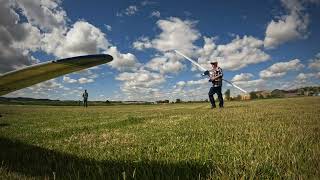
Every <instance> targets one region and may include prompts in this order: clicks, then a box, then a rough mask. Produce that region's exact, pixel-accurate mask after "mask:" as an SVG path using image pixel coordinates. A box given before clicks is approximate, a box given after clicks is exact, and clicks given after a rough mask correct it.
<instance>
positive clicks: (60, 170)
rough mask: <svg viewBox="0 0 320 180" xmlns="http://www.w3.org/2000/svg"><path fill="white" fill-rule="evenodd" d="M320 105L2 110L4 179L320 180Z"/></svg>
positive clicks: (279, 102) (298, 101)
mask: <svg viewBox="0 0 320 180" xmlns="http://www.w3.org/2000/svg"><path fill="white" fill-rule="evenodd" d="M319 100H320V97H303V98H288V99H286V98H282V99H265V100H261V101H238V102H237V101H232V102H227V103H226V104H225V108H224V109H214V110H211V109H210V105H209V103H194V104H192V103H188V104H184V103H180V104H159V105H139V106H134V105H121V106H120V105H113V106H95V107H88V108H87V109H84V108H82V107H76V106H75V107H67V106H64V107H60V106H59V107H58V106H50V107H49V106H13V105H10V106H4V105H0V112H1V115H2V117H0V162H1V165H0V179H53V177H54V176H55V177H56V179H217V178H221V179H233V178H234V179H241V178H244V179H317V178H318V177H320V170H319V169H320V168H319V167H320V161H319V157H320V148H319V147H320V138H319V137H320V131H319V129H320V121H319V116H320V104H319Z"/></svg>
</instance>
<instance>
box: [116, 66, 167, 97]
mask: <svg viewBox="0 0 320 180" xmlns="http://www.w3.org/2000/svg"><path fill="white" fill-rule="evenodd" d="M116 79H117V80H119V81H122V82H123V84H122V85H121V91H122V92H123V93H124V94H125V95H126V97H125V98H126V99H129V100H148V99H149V100H153V99H154V98H156V97H159V96H160V95H159V94H158V93H159V85H161V84H162V83H164V82H165V78H164V76H163V75H161V74H158V73H153V72H150V71H147V70H144V69H139V70H137V71H135V72H124V73H120V74H119V75H118V76H117V77H116Z"/></svg>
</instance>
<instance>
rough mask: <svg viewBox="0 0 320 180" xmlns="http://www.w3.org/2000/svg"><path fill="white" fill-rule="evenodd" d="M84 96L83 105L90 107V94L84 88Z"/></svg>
mask: <svg viewBox="0 0 320 180" xmlns="http://www.w3.org/2000/svg"><path fill="white" fill-rule="evenodd" d="M82 97H83V107H88V97H89V94H88V92H87V90H84V93H83V94H82Z"/></svg>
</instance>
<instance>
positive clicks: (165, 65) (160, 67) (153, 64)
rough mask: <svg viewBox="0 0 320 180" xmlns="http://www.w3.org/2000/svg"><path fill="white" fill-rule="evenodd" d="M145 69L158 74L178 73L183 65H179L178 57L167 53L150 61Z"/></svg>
mask: <svg viewBox="0 0 320 180" xmlns="http://www.w3.org/2000/svg"><path fill="white" fill-rule="evenodd" d="M145 67H146V68H147V69H150V70H153V71H159V72H160V73H178V72H180V71H181V70H182V69H183V68H184V65H183V64H182V63H181V61H180V57H177V55H176V54H174V53H172V52H167V53H164V55H163V56H159V57H155V58H153V59H151V60H150V61H149V62H148V63H146V65H145Z"/></svg>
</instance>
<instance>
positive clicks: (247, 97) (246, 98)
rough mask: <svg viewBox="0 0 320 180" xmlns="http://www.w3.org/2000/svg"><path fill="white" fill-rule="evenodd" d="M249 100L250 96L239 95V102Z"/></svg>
mask: <svg viewBox="0 0 320 180" xmlns="http://www.w3.org/2000/svg"><path fill="white" fill-rule="evenodd" d="M250 99H251V97H250V95H248V94H246V95H241V100H242V101H245V100H250Z"/></svg>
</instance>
